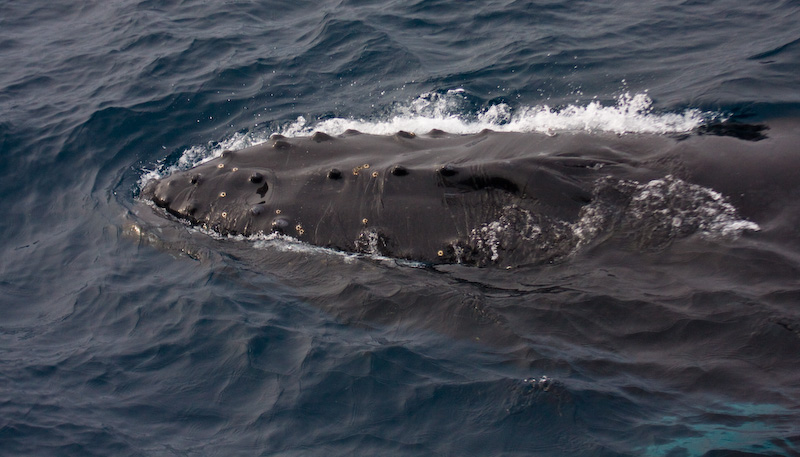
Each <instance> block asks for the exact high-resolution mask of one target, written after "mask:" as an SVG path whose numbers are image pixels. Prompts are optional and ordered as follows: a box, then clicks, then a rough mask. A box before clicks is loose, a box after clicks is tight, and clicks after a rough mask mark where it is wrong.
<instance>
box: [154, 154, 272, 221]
mask: <svg viewBox="0 0 800 457" xmlns="http://www.w3.org/2000/svg"><path fill="white" fill-rule="evenodd" d="M234 155H235V154H234V153H231V152H227V151H226V152H224V153H223V154H222V156H220V157H218V158H216V159H214V160H211V161H209V162H206V163H204V164H201V165H199V166H197V167H195V168H192V169H191V170H186V171H179V172H176V173H173V174H172V175H170V176H168V177H166V178H163V179H160V180H155V181H151V182H149V183H148V184H147V185H146V186H145V188H144V189H143V190H142V197H143V198H145V199H147V200H152V201H153V203H155V204H156V205H157V206H159V207H162V208H164V209H165V210H166V211H167V212H169V213H171V214H173V215H175V216H177V217H179V218H183V219H186V220H188V221H189V222H191V223H192V224H198V225H202V226H205V227H208V228H225V227H240V228H241V227H248V226H250V225H252V224H249V223H248V221H247V220H243V218H254V217H257V216H259V215H260V214H261V213H262V212H263V211H262V209H261V208H260V206H259V205H263V204H264V203H265V202H266V201H267V200H268V199H269V197H270V195H269V194H270V191H271V185H270V180H271V179H270V178H271V175H272V173H271V171H270V170H269V169H265V168H253V167H245V166H237V164H236V161H235V160H233V159H234ZM242 222H244V223H243V224H242ZM230 232H235V231H229V233H230Z"/></svg>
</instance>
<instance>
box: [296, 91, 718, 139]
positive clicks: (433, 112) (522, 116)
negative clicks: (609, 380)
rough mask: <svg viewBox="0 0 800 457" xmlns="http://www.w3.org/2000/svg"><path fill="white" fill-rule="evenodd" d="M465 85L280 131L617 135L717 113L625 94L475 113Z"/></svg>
mask: <svg viewBox="0 0 800 457" xmlns="http://www.w3.org/2000/svg"><path fill="white" fill-rule="evenodd" d="M469 109H470V108H469V102H468V99H467V97H466V95H465V94H464V91H463V89H455V90H450V91H447V92H446V93H443V94H441V93H425V94H422V95H420V96H419V97H417V98H416V99H414V100H412V101H411V102H410V103H408V104H406V105H401V106H398V107H396V108H394V110H393V112H392V113H391V114H390V115H388V116H387V117H386V118H385V119H348V118H333V119H324V120H320V121H316V122H314V121H311V122H310V121H308V120H307V119H306V118H304V117H302V116H301V117H298V118H297V120H296V121H294V122H292V123H290V124H289V125H287V126H286V127H284V128H283V129H282V130H281V132H280V133H281V134H282V135H285V136H289V137H296V136H307V135H310V134H311V133H313V132H314V131H317V130H319V131H323V132H326V133H328V134H331V135H338V134H341V133H343V132H344V131H345V130H347V129H354V130H358V131H361V132H363V133H371V134H374V135H388V134H393V133H395V132H397V131H399V130H405V131H408V132H414V133H417V134H422V133H426V132H428V131H430V130H431V129H439V130H444V131H445V132H450V133H456V134H470V133H477V132H480V131H481V130H484V129H491V130H495V131H499V132H540V133H556V132H563V131H589V132H613V133H620V134H622V133H659V134H663V133H682V132H689V131H691V130H692V129H694V128H696V127H697V126H699V125H701V124H702V123H703V122H705V121H706V120H707V119H708V118H710V117H714V116H715V115H714V114H713V113H703V112H701V111H700V110H696V109H688V110H685V111H683V112H680V113H654V112H653V101H652V100H651V99H650V97H649V96H648V95H647V94H634V95H631V94H629V93H625V94H623V95H620V96H619V97H617V100H616V103H615V104H614V105H612V106H604V105H603V104H601V103H600V102H599V101H593V102H591V103H589V104H587V105H585V106H579V105H568V106H565V107H562V108H554V107H551V106H549V105H537V106H521V107H516V108H514V107H511V106H510V105H508V104H506V103H498V104H494V105H490V106H488V107H487V108H484V109H482V110H480V111H478V112H476V113H470V112H469Z"/></svg>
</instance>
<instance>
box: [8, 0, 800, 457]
mask: <svg viewBox="0 0 800 457" xmlns="http://www.w3.org/2000/svg"><path fill="white" fill-rule="evenodd" d="M798 24H800V4H799V3H797V2H796V1H776V2H769V3H766V4H760V3H757V2H744V1H735V0H734V1H729V2H699V1H685V2H659V1H654V2H633V1H620V2H616V3H615V4H613V5H611V4H604V3H601V2H583V1H573V2H567V1H564V0H555V1H536V2H524V1H486V2H456V1H452V0H451V1H447V0H424V1H423V0H420V1H406V2H398V1H389V2H368V1H361V0H354V1H347V0H345V1H341V0H340V1H330V0H324V1H321V2H305V1H302V0H299V1H293V2H285V1H263V2H262V1H244V0H241V1H236V0H232V1H218V2H211V1H200V0H197V1H181V0H169V1H160V2H152V1H142V0H120V1H111V2H96V1H86V2H65V1H63V0H55V1H53V2H48V3H45V2H38V1H32V2H10V1H0V197H1V198H0V214H2V218H0V249H2V251H1V252H2V261H0V455H9V456H11V455H54V456H55V455H57V456H67V455H75V456H92V455H102V456H105V455H115V456H127V455H137V456H138V455H148V456H149V455H165V456H167V455H169V456H171V455H191V456H195V455H196V456H210V455H219V456H253V455H265V456H267V455H268V456H273V455H274V456H278V455H280V456H290V455H297V456H313V455H319V456H334V455H359V456H360V455H364V456H372V455H392V456H395V455H397V456H429V455H442V456H444V455H448V456H449V455H459V456H461V455H465V456H471V455H476V456H477V455H486V456H506V455H508V456H511V455H519V456H522V455H525V456H529V455H530V456H620V455H624V456H696V455H697V456H700V455H705V456H727V455H733V456H745V455H767V456H793V455H800V243H799V242H798V241H800V232H798V230H797V228H796V227H797V226H798V225H797V224H798V223H800V205H798V204H797V202H798V197H800V190H798V189H800V187H798V186H795V185H794V184H793V183H794V182H798V183H800V168H798V161H797V160H796V158H795V156H794V149H793V148H792V147H791V145H789V147H788V148H784V150H782V151H779V152H780V153H777V152H776V153H775V154H771V153H770V151H769V150H768V149H767V150H766V151H765V153H764V155H763V156H761V155H760V156H758V157H740V158H739V162H740V163H722V162H719V161H717V162H715V161H713V160H711V159H708V158H707V157H706V158H704V159H702V160H701V159H698V160H697V161H696V162H695V167H696V169H695V170H692V171H693V172H694V173H696V174H698V175H702V174H704V173H705V174H707V175H713V173H714V172H715V171H716V172H719V173H723V172H724V173H727V172H728V171H729V170H734V171H735V172H736V174H732V175H730V176H728V181H737V180H738V181H742V182H750V181H752V182H757V183H760V184H759V185H760V187H754V188H752V189H751V190H752V192H755V195H758V198H759V199H760V200H759V201H763V205H759V206H761V209H760V210H758V211H756V210H753V211H751V212H750V213H747V214H744V213H743V214H740V215H739V216H740V217H741V219H737V221H739V222H741V224H745V225H743V226H740V227H745V228H747V230H739V231H738V232H737V233H736V234H735V235H736V236H729V237H726V236H710V237H709V236H700V234H696V235H694V236H686V237H682V238H677V239H674V240H673V239H670V240H669V241H670V242H668V243H659V244H655V245H652V244H650V245H646V246H644V247H643V245H642V244H641V243H638V244H637V243H636V242H635V241H636V236H635V235H633V238H634V242H630V240H616V241H615V240H611V241H609V242H607V243H600V244H599V245H597V246H594V247H593V248H592V249H587V250H584V251H581V252H578V253H575V254H574V255H571V256H569V257H567V258H563V259H560V260H559V261H557V262H543V263H535V264H531V265H525V266H522V267H520V268H514V269H511V270H506V269H502V268H491V267H487V268H477V267H471V266H465V265H442V266H436V267H431V266H428V265H423V264H417V263H414V262H404V261H399V260H397V259H392V258H385V257H377V256H365V255H354V254H346V253H339V252H335V251H331V250H329V249H322V248H317V247H313V246H310V245H308V244H304V243H301V242H296V241H293V240H291V239H286V238H280V237H278V238H276V237H266V238H264V237H262V238H249V239H245V238H241V237H240V238H235V237H220V236H215V235H214V234H213V233H207V232H203V231H200V230H195V229H190V228H189V227H187V226H185V225H183V224H180V223H179V222H177V221H175V220H174V219H170V218H168V217H164V215H163V214H161V213H159V212H158V211H156V210H155V209H154V208H153V207H152V205H148V204H147V202H145V201H143V200H142V199H141V198H139V195H140V191H141V189H142V186H143V185H144V183H146V182H148V181H149V180H152V179H155V178H158V177H163V176H168V175H169V174H170V173H173V172H174V171H175V170H178V169H186V168H188V167H190V166H192V165H194V164H197V163H199V162H201V161H203V160H207V159H208V158H211V157H214V156H216V155H218V154H219V153H220V152H221V151H222V150H223V149H226V148H227V149H239V148H242V147H246V146H249V145H252V144H257V143H260V142H263V141H266V140H267V139H268V138H269V136H270V135H271V134H273V133H282V134H284V135H287V136H304V135H308V134H311V133H312V132H314V131H317V130H322V131H326V132H328V133H330V134H339V133H342V132H343V131H345V130H346V129H351V128H354V129H358V130H360V131H363V132H367V133H374V134H392V133H394V132H396V131H398V130H407V131H413V132H419V133H423V132H427V131H429V130H431V129H432V128H438V129H441V130H445V131H448V132H451V133H456V134H471V133H476V132H479V131H481V130H483V129H485V128H489V129H492V130H497V131H509V132H541V133H544V134H548V135H558V134H563V133H565V132H567V133H568V132H574V131H581V132H589V133H593V134H594V133H597V134H603V135H609V134H610V135H619V136H621V137H622V136H629V135H655V136H664V137H676V136H681V135H692V134H693V133H692V132H697V131H698V130H697V129H698V128H702V127H703V126H704V125H712V124H713V123H715V122H719V121H722V120H733V121H738V122H746V123H764V124H766V125H768V126H771V127H774V128H772V129H771V130H770V131H768V132H767V135H768V136H769V135H770V132H790V133H791V134H793V135H795V137H798V133H797V132H798V130H800V122H798V121H797V118H798V114H800V78H798V74H800V27H798ZM775 126H779V128H778V127H775ZM769 141H771V140H769V139H767V140H763V142H755V143H753V144H762V145H763V144H766V145H769V144H771V143H769ZM796 152H797V154H800V145H798V146H797V148H796ZM706 159H708V160H706ZM708 164H712V165H713V166H708ZM775 183H778V184H775ZM657 187H658V184H657V183H656V184H652V186H651V187H650V188H648V189H649V190H648V189H645V190H647V191H649V192H656V191H659V190H658V188H657ZM711 191H714V192H720V193H721V194H720V195H722V196H723V197H724V198H726V199H730V201H731V202H732V203H731V204H732V205H734V206H736V203H737V201H738V200H737V198H739V197H737V195H734V194H733V193H732V192H726V189H725V188H716V189H709V190H708V192H711ZM704 192H705V191H704ZM759 192H760V193H759ZM706 195H712V194H710V193H708V194H706ZM735 209H737V210H742V211H744V212H746V211H745V208H735ZM751 216H752V217H751ZM767 216H769V217H767ZM748 218H749V219H748ZM750 219H753V220H750ZM746 224H753V225H752V226H749V225H746Z"/></svg>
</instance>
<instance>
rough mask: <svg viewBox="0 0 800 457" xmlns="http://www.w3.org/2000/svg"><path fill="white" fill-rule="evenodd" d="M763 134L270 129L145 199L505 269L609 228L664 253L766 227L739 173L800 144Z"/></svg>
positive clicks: (231, 229)
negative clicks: (686, 242)
mask: <svg viewBox="0 0 800 457" xmlns="http://www.w3.org/2000/svg"><path fill="white" fill-rule="evenodd" d="M768 133H769V131H768V130H766V129H765V128H764V127H761V126H752V125H747V126H744V127H742V128H736V126H734V127H731V126H717V127H712V128H709V127H705V128H703V129H702V130H698V131H695V132H693V133H692V134H687V135H654V134H625V135H617V134H611V133H599V134H598V133H585V132H578V133H559V134H556V135H545V134H540V133H509V132H495V131H488V130H486V131H483V132H480V133H478V134H473V135H455V134H448V133H445V132H442V131H438V130H433V131H431V132H429V133H427V134H420V135H416V134H413V133H408V132H402V131H401V132H398V133H397V134H395V135H384V136H381V135H370V134H362V133H360V132H357V131H346V132H344V133H343V134H341V135H338V136H332V135H328V134H326V133H322V132H317V133H314V134H313V135H311V136H308V137H298V138H286V137H284V136H281V135H273V136H272V137H271V138H270V140H268V141H267V142H265V143H263V144H260V145H257V146H253V147H249V148H246V149H242V150H238V151H224V152H223V153H222V154H221V155H220V156H219V157H216V158H214V159H212V160H209V161H207V162H204V163H201V164H200V165H197V166H195V167H194V168H191V169H189V170H184V171H179V172H175V173H173V174H171V175H169V176H166V177H164V178H162V179H158V180H153V181H151V182H149V183H147V184H146V185H145V187H144V189H143V190H142V196H143V198H144V199H146V200H151V201H152V202H153V203H155V205H157V206H158V207H160V208H163V209H164V210H166V212H167V213H169V214H171V215H172V216H175V217H177V218H179V219H181V220H184V221H186V222H188V223H190V224H192V225H195V226H200V227H203V228H205V229H208V230H211V231H214V232H217V233H219V234H222V235H244V236H251V235H257V234H269V233H278V234H282V235H284V236H290V237H293V238H296V239H297V240H300V241H302V242H307V243H310V244H313V245H317V246H322V247H328V248H332V249H336V250H341V251H346V252H358V253H369V254H378V255H384V256H391V257H396V258H402V259H409V260H414V261H421V262H425V263H432V264H436V263H465V264H472V265H478V266H483V265H491V264H495V265H505V266H511V265H519V264H527V263H537V262H546V261H553V260H557V259H559V258H563V257H566V256H569V255H570V254H572V253H574V252H575V251H576V250H578V249H580V248H581V247H583V246H589V245H592V244H593V243H597V242H598V241H600V240H603V239H605V238H607V237H609V236H612V234H615V235H621V236H625V237H627V238H629V239H630V240H631V242H633V243H636V244H637V245H639V246H641V247H643V248H659V247H662V246H664V245H666V244H669V243H670V242H671V241H672V240H674V239H676V238H679V237H685V236H690V235H693V234H701V235H712V236H728V235H731V234H733V235H738V234H741V233H743V232H746V231H756V230H758V229H759V225H758V222H759V221H763V220H766V219H765V218H766V216H765V215H764V209H765V205H764V204H763V202H761V201H760V200H759V198H760V197H759V196H763V195H762V194H759V193H758V192H759V189H758V188H757V187H758V186H762V187H763V185H766V184H763V183H761V181H759V183H761V184H759V183H754V182H748V181H747V179H745V178H744V177H743V176H744V175H743V174H742V173H739V174H737V171H736V167H737V166H747V164H748V163H749V164H751V165H752V164H753V163H756V162H758V161H759V160H760V159H754V158H753V157H754V156H753V154H758V153H762V152H763V150H764V149H765V148H766V149H775V148H777V149H779V150H782V151H784V152H786V153H787V154H788V153H794V152H795V148H796V147H795V146H793V145H796V144H800V143H797V142H796V140H797V135H796V132H794V131H791V132H790V133H791V134H790V135H788V137H787V135H777V139H776V138H772V137H771V135H769V134H768ZM787 154H784V155H787ZM793 160H795V161H796V159H793ZM737 163H738V164H743V165H737ZM759 163H760V162H759ZM773 168H777V169H781V167H773ZM773 171H774V170H773ZM771 172H772V171H770V173H771ZM748 175H749V176H754V177H756V178H754V179H757V178H758V176H761V175H759V173H758V172H752V173H749V174H748ZM762 178H763V176H762ZM758 179H760V178H758ZM793 179H794V177H793V176H786V177H784V181H790V180H793ZM762 181H763V179H762ZM776 185H777V183H776ZM767 206H768V205H767Z"/></svg>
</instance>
